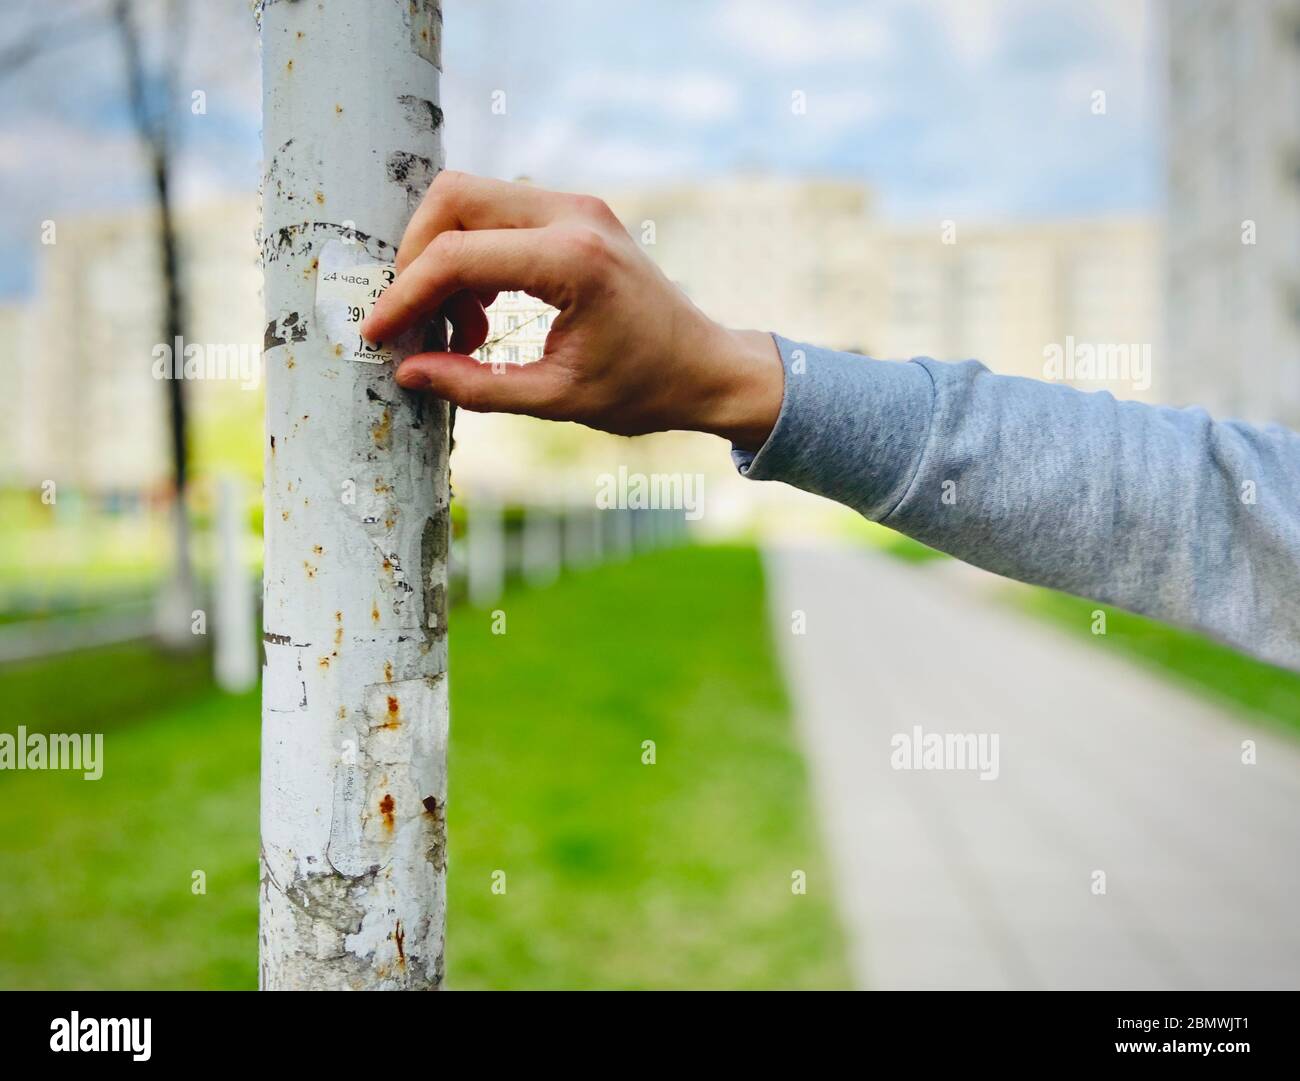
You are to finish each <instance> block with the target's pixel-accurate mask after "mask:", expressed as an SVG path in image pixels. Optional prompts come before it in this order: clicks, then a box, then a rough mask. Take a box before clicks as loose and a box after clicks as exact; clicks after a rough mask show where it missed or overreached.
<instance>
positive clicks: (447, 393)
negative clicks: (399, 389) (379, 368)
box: [397, 353, 562, 418]
mask: <svg viewBox="0 0 1300 1081" xmlns="http://www.w3.org/2000/svg"><path fill="white" fill-rule="evenodd" d="M397 382H398V385H399V386H403V387H406V388H407V389H408V390H427V391H429V392H430V393H432V394H436V395H437V396H438V397H439V398H445V399H446V400H447V401H449V402H452V403H454V404H455V405H457V406H459V407H460V408H462V409H468V410H470V411H471V412H474V413H527V414H529V415H530V416H535V417H552V418H553V417H555V416H556V409H557V407H559V406H561V404H562V403H561V399H560V393H559V389H560V388H559V384H560V376H559V374H558V373H557V372H556V370H555V369H554V368H552V367H551V366H550V365H547V364H543V363H534V364H506V365H499V366H497V367H495V368H494V367H493V366H492V365H490V364H480V363H479V362H478V361H477V360H474V359H472V358H470V357H466V356H461V355H460V354H459V353H420V354H418V355H416V356H412V357H407V358H406V359H405V360H404V361H402V363H401V364H400V365H398V368H397Z"/></svg>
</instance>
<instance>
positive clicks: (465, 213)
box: [397, 169, 579, 271]
mask: <svg viewBox="0 0 1300 1081" xmlns="http://www.w3.org/2000/svg"><path fill="white" fill-rule="evenodd" d="M578 198H579V197H578V196H573V195H565V194H563V193H561V192H555V191H546V190H545V189H543V188H535V187H533V186H532V185H531V184H519V183H510V182H509V181H505V180H492V179H489V178H487V177H482V176H474V175H472V174H470V173H458V172H455V171H452V170H446V169H444V170H443V171H442V172H441V173H439V174H438V175H437V176H436V177H434V178H433V183H432V184H431V185H430V186H429V190H428V191H427V192H425V195H424V199H423V200H422V201H421V203H420V205H419V206H418V207H417V208H416V210H415V214H414V215H412V217H411V220H410V222H408V223H407V226H406V232H405V233H403V234H402V243H401V245H400V246H399V247H398V249H397V269H398V270H399V271H401V270H404V269H405V268H406V267H407V265H408V264H409V263H410V262H411V261H412V260H413V259H415V257H416V256H417V255H419V254H420V252H422V251H423V250H424V249H425V248H426V247H427V246H428V244H429V242H430V241H431V240H433V238H434V237H436V236H437V235H438V234H439V233H445V232H447V231H449V230H452V229H540V228H541V227H542V226H545V225H550V224H551V223H552V222H555V221H558V220H559V219H560V218H562V217H565V216H566V215H567V214H568V213H569V212H570V210H571V209H572V206H571V204H572V203H573V202H574V201H575V200H577V199H578Z"/></svg>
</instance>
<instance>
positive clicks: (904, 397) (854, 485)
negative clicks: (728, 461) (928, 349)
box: [731, 334, 934, 520]
mask: <svg viewBox="0 0 1300 1081" xmlns="http://www.w3.org/2000/svg"><path fill="white" fill-rule="evenodd" d="M772 338H773V340H774V341H775V342H776V346H777V350H778V351H779V352H780V354H781V364H782V367H783V368H784V369H785V390H784V393H783V395H782V398H781V411H780V413H779V414H778V416H777V419H776V424H775V425H774V426H773V428H772V432H771V434H770V435H769V436H768V438H767V441H766V442H765V443H764V444H763V445H762V446H761V447H760V448H759V449H758V450H757V451H756V452H750V451H745V450H741V449H740V448H738V447H734V446H733V447H732V450H731V456H732V460H733V461H734V462H735V464H736V468H737V469H738V470H739V471H740V473H741V474H742V475H743V476H746V477H748V478H750V479H751V480H779V481H784V482H785V483H786V484H791V485H793V486H794V487H796V488H802V489H804V490H805V491H809V492H813V493H815V494H817V495H823V496H826V497H827V498H829V499H834V500H836V501H837V502H840V503H845V504H847V505H849V506H851V507H853V508H855V509H856V510H858V511H860V512H861V513H863V514H865V515H866V516H867V517H869V518H873V519H877V520H879V519H882V518H885V517H888V515H889V514H890V513H891V512H892V511H893V510H894V508H895V507H897V506H898V504H899V503H900V502H901V501H902V499H903V497H904V495H906V493H907V490H908V487H909V486H910V484H911V481H912V478H913V477H914V476H915V475H916V471H917V468H918V466H919V465H920V461H921V456H922V454H923V453H924V451H925V448H926V445H927V443H928V440H929V432H930V422H931V415H932V412H933V403H934V383H933V380H932V378H931V375H930V372H929V371H928V369H927V368H926V367H925V365H924V364H923V363H917V362H899V361H890V360H873V359H871V358H869V357H863V356H859V355H857V354H854V353H837V352H835V351H834V350H830V349H821V348H818V347H817V346H813V345H806V344H802V343H799V342H792V341H789V340H788V339H786V338H782V337H781V336H780V335H778V334H773V335H772Z"/></svg>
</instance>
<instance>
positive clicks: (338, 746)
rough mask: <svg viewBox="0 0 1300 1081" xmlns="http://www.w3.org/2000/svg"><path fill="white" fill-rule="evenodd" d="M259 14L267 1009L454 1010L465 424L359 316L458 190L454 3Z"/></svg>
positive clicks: (340, 1) (326, 3)
mask: <svg viewBox="0 0 1300 1081" xmlns="http://www.w3.org/2000/svg"><path fill="white" fill-rule="evenodd" d="M256 10H257V13H258V16H259V20H260V25H261V33H262V60H263V80H262V81H263V149H264V161H263V165H264V175H263V183H262V188H263V191H262V200H263V223H262V230H263V235H262V255H263V263H264V267H265V278H266V284H265V298H266V315H267V321H268V325H267V329H266V341H265V346H266V354H265V356H266V397H267V405H266V408H267V413H266V418H267V446H266V529H265V533H266V578H265V593H266V601H265V613H264V619H265V633H264V635H263V637H264V640H265V652H266V666H265V672H264V682H263V705H262V893H261V985H262V987H264V988H276V989H278V988H325V989H334V988H355V989H392V990H398V989H409V990H423V989H432V988H437V987H438V986H439V985H440V984H441V981H442V958H443V926H444V913H445V893H444V890H445V866H446V843H445V832H444V822H445V813H446V758H445V751H446V741H447V688H446V659H447V640H446V631H447V624H446V562H447V526H448V515H447V509H448V488H447V406H446V404H445V403H441V402H438V403H435V402H431V401H429V400H427V399H425V398H423V397H419V396H414V395H410V394H408V393H406V392H404V391H402V390H400V389H399V388H398V387H397V386H396V385H395V384H394V382H393V361H392V360H391V359H388V360H385V359H383V355H382V354H381V353H379V352H378V350H374V349H370V348H369V347H368V346H366V345H365V344H364V343H362V342H361V341H360V339H359V338H356V337H355V323H356V322H357V319H356V318H355V313H352V312H350V311H349V304H348V303H347V301H346V295H347V290H348V289H352V288H354V285H352V284H349V283H355V282H356V281H357V280H358V278H360V279H361V280H362V281H363V283H364V282H370V283H371V284H374V283H375V282H378V281H381V280H382V278H381V277H380V272H379V271H370V270H367V269H365V268H366V267H368V266H370V265H373V264H380V263H388V262H391V261H392V260H393V258H394V256H395V254H396V251H395V245H396V244H397V242H398V241H399V239H400V237H401V234H402V230H403V227H404V226H405V224H406V222H407V220H408V218H409V216H410V214H411V211H412V210H413V209H414V207H415V206H416V204H417V203H418V202H419V199H420V197H421V195H422V194H423V192H424V190H425V188H427V186H428V184H429V182H430V181H431V180H432V179H433V176H434V174H435V173H436V172H437V171H438V169H439V168H440V167H441V161H442V153H441V148H440V129H441V123H442V112H441V110H440V108H439V106H438V69H439V67H440V64H441V61H440V40H441V32H442V17H441V12H440V9H439V5H438V3H437V0H314V2H312V3H293V2H289V0H260V2H259V3H258V4H257V5H256ZM331 274H332V275H336V276H335V277H329V275H331ZM339 275H341V276H339ZM368 287H369V286H366V285H364V284H363V286H362V291H363V292H362V293H360V294H358V295H357V299H358V301H359V302H360V301H361V300H362V299H363V293H364V289H365V288H368ZM383 344H384V345H385V346H388V347H390V348H392V349H394V350H395V351H396V352H398V353H401V352H405V351H408V350H409V349H411V348H418V346H419V344H420V343H419V342H418V341H416V342H413V341H409V340H408V341H402V342H395V343H383Z"/></svg>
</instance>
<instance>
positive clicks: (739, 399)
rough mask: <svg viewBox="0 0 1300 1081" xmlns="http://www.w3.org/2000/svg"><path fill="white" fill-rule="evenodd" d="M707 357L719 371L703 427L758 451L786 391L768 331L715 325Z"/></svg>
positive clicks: (743, 448) (774, 343) (782, 369)
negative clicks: (714, 339) (716, 337)
mask: <svg viewBox="0 0 1300 1081" xmlns="http://www.w3.org/2000/svg"><path fill="white" fill-rule="evenodd" d="M718 332H719V333H718V340H717V342H716V344H715V346H714V350H713V352H712V354H711V357H710V363H711V366H713V367H714V369H715V371H716V373H717V375H718V381H717V389H716V392H715V393H714V394H713V395H711V396H710V397H711V402H710V406H709V408H708V410H707V417H706V420H705V422H704V424H703V425H702V426H701V427H702V429H703V430H704V431H707V432H710V433H712V434H713V435H717V436H721V437H722V438H723V439H726V440H728V441H730V442H731V443H733V444H735V446H737V447H738V448H740V449H741V450H747V451H757V450H758V449H759V448H760V447H761V446H762V445H763V444H764V443H765V442H767V437H768V436H769V435H771V434H772V429H773V427H775V425H776V418H777V417H778V415H779V414H780V412H781V401H782V398H783V397H784V395H785V369H784V366H783V365H782V363H781V354H780V352H779V351H778V350H777V347H776V342H775V341H773V340H772V335H770V334H768V333H766V332H765V331H761V330H729V329H728V328H726V327H719V328H718Z"/></svg>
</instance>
